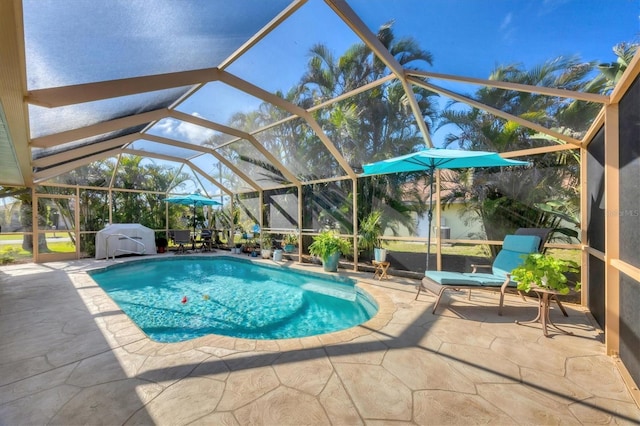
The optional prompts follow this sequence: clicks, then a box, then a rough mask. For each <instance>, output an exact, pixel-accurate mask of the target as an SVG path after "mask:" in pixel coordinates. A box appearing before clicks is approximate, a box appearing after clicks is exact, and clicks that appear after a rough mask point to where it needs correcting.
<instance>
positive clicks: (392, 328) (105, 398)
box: [0, 254, 640, 425]
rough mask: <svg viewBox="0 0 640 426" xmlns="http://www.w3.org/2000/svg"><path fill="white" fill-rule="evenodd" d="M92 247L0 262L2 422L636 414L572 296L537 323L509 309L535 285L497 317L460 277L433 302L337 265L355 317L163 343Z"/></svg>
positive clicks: (521, 306) (623, 418)
mask: <svg viewBox="0 0 640 426" xmlns="http://www.w3.org/2000/svg"><path fill="white" fill-rule="evenodd" d="M215 255H217V254H212V256H215ZM124 261H127V260H120V259H119V260H116V262H124ZM106 262H107V261H104V260H102V261H94V260H82V261H75V262H56V263H48V264H43V265H37V264H21V265H9V266H3V267H2V268H0V424H3V425H5V424H6V425H38V424H65V425H71V424H74V425H75V424H108V425H112V424H117V425H120V424H131V425H134V424H161V425H162V424H166V425H180V424H193V425H207V424H228V425H234V424H237V425H244V424H264V425H301V424H311V425H322V424H327V425H359V424H389V423H393V422H398V423H401V424H475V423H492V424H557V423H562V424H591V423H598V424H639V423H640V409H639V407H638V406H637V405H636V403H635V402H634V400H633V399H632V397H631V395H630V393H629V391H628V389H627V388H626V387H625V384H624V382H623V380H622V378H621V376H620V374H619V372H618V370H617V368H616V366H615V363H614V360H613V359H612V358H610V357H607V356H606V355H605V349H604V345H603V343H602V331H601V330H599V329H598V328H597V327H596V326H595V322H593V320H592V318H591V317H590V316H589V314H587V313H586V312H585V310H584V309H583V308H581V307H580V306H572V305H568V304H567V305H566V307H567V309H568V311H569V315H570V316H569V318H564V317H561V314H560V313H559V311H558V310H557V309H553V310H552V312H551V315H552V316H553V318H554V320H556V321H557V322H558V323H559V324H561V325H562V326H563V327H564V328H566V329H568V330H570V331H572V332H574V333H575V335H574V336H566V335H560V334H552V335H551V337H550V338H545V337H544V336H543V335H542V331H541V329H540V327H539V326H538V327H536V326H535V325H532V326H519V325H517V324H515V323H514V321H515V320H527V319H529V318H532V317H533V316H535V313H536V310H537V306H536V303H535V301H533V300H529V301H527V302H523V301H522V300H521V299H520V298H518V297H515V296H507V298H506V300H505V305H506V306H505V312H504V315H503V316H502V317H500V316H498V315H497V296H496V295H493V294H490V293H488V292H474V294H473V296H472V298H471V300H467V299H466V295H465V294H464V293H460V294H455V295H452V296H448V297H447V298H445V299H444V300H443V302H442V305H443V306H442V308H441V309H440V310H439V314H438V315H432V314H431V307H432V304H433V300H434V298H433V297H431V296H429V295H422V296H420V298H419V300H417V301H416V300H414V296H415V290H414V285H415V284H416V282H414V281H412V280H409V279H403V278H397V277H393V276H391V277H390V279H389V280H383V281H379V280H374V279H372V278H373V275H372V274H371V273H358V274H356V273H351V272H341V273H343V274H345V275H349V276H352V277H354V278H358V279H359V280H360V285H361V286H362V287H363V288H364V289H365V290H366V291H368V292H369V293H370V294H372V295H374V297H375V298H376V300H377V301H378V303H379V305H380V312H379V314H378V315H377V316H376V318H374V319H372V320H370V321H368V322H367V323H365V324H363V325H361V326H360V327H356V328H354V329H350V330H345V331H342V332H337V333H331V334H328V335H323V336H315V337H309V338H302V339H288V340H278V341H259V340H246V339H234V338H229V337H224V336H205V337H202V338H199V339H194V340H192V341H189V342H183V343H175V344H162V343H156V342H153V341H151V340H149V339H148V338H147V337H146V336H145V335H144V334H143V333H142V332H141V331H140V330H139V329H138V328H137V327H136V326H135V325H133V324H132V323H131V321H130V320H129V319H128V317H126V315H124V314H123V313H122V312H121V311H120V310H119V309H118V308H117V306H116V305H115V304H114V303H113V302H112V301H111V299H110V298H109V297H108V296H106V295H105V294H104V293H103V292H102V290H101V289H100V288H99V287H97V286H96V285H95V283H94V282H93V281H92V280H91V279H90V278H89V277H88V275H87V274H86V273H85V271H86V270H88V269H91V268H93V267H96V266H101V265H105V264H107V263H106ZM111 262H113V261H111ZM289 265H292V264H291V263H289ZM311 268H313V269H314V270H319V269H320V268H317V267H315V266H309V265H305V266H303V267H301V269H305V270H309V269H311Z"/></svg>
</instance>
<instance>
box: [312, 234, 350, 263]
mask: <svg viewBox="0 0 640 426" xmlns="http://www.w3.org/2000/svg"><path fill="white" fill-rule="evenodd" d="M351 251H352V246H351V242H350V241H349V240H347V239H346V238H343V237H340V236H339V235H338V234H337V233H336V232H335V231H323V232H321V233H320V234H318V235H316V236H314V237H313V242H312V243H311V245H310V246H309V253H310V254H312V255H313V256H318V257H319V258H321V259H322V261H323V262H326V261H327V259H328V258H329V256H331V255H332V254H334V253H337V252H340V253H342V254H350V253H351Z"/></svg>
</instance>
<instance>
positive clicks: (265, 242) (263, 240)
mask: <svg viewBox="0 0 640 426" xmlns="http://www.w3.org/2000/svg"><path fill="white" fill-rule="evenodd" d="M272 245H273V236H272V235H271V234H269V233H267V232H263V233H261V234H260V248H262V249H270V248H271V246H272Z"/></svg>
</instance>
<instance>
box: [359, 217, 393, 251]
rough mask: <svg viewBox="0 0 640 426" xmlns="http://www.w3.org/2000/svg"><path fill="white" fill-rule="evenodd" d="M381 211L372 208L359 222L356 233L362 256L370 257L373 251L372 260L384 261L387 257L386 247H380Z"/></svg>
mask: <svg viewBox="0 0 640 426" xmlns="http://www.w3.org/2000/svg"><path fill="white" fill-rule="evenodd" d="M381 218H382V211H380V210H374V211H372V212H371V213H369V215H368V216H367V217H366V218H365V219H364V220H363V221H362V222H361V223H360V231H359V234H358V249H359V250H361V251H363V252H364V253H365V254H364V256H366V257H369V258H371V254H372V252H373V257H374V260H375V261H377V262H384V261H385V260H386V259H387V249H384V248H382V238H381V236H382V224H381V223H380V220H381Z"/></svg>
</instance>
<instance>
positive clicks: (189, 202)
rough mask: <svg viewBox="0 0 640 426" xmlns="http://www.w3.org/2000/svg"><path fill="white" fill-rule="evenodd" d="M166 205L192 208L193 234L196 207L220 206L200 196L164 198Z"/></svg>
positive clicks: (194, 230)
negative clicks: (171, 204)
mask: <svg viewBox="0 0 640 426" xmlns="http://www.w3.org/2000/svg"><path fill="white" fill-rule="evenodd" d="M164 201H166V202H167V203H173V204H181V205H183V206H193V232H194V233H195V232H196V207H198V206H221V205H222V204H221V203H219V202H217V201H215V200H212V199H211V198H207V197H204V196H202V195H200V194H195V193H194V194H189V195H176V196H174V197H169V198H165V199H164Z"/></svg>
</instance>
